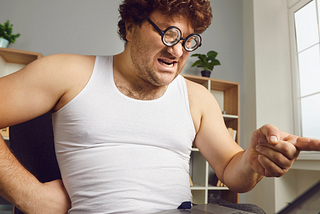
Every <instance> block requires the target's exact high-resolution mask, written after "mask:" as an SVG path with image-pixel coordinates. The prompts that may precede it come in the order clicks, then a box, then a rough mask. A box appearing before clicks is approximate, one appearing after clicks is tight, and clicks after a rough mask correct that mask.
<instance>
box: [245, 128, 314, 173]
mask: <svg viewBox="0 0 320 214" xmlns="http://www.w3.org/2000/svg"><path fill="white" fill-rule="evenodd" d="M249 149H250V150H251V151H250V156H249V163H250V165H251V167H252V168H253V169H254V170H255V171H256V172H257V173H258V174H260V175H263V176H266V177H281V176H282V175H284V174H285V173H286V172H287V171H288V170H289V169H290V168H291V166H292V164H293V162H294V161H296V160H297V158H298V156H299V154H300V151H302V150H305V151H320V140H315V139H309V138H302V137H298V136H295V135H290V134H288V133H285V132H282V131H279V129H278V128H276V127H275V126H273V125H265V126H263V127H261V128H260V129H258V130H256V131H255V132H254V133H253V135H252V138H251V143H250V146H249Z"/></svg>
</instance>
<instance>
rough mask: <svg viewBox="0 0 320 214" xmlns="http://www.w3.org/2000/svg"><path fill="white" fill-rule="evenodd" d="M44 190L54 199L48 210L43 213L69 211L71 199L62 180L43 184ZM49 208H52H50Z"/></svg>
mask: <svg viewBox="0 0 320 214" xmlns="http://www.w3.org/2000/svg"><path fill="white" fill-rule="evenodd" d="M43 191H44V192H45V193H46V194H47V195H48V198H50V199H52V201H50V204H49V206H50V207H51V208H50V207H46V208H45V209H46V211H45V212H42V213H48V214H49V213H52V214H54V213H67V211H68V210H69V209H70V208H71V201H70V198H69V195H68V193H67V191H66V189H65V187H64V185H63V183H62V181H61V180H54V181H51V182H48V183H44V184H43ZM48 208H49V209H50V210H48Z"/></svg>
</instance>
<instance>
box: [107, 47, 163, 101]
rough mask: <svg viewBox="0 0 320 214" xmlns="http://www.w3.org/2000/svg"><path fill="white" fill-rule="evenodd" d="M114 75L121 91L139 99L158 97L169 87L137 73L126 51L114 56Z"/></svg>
mask: <svg viewBox="0 0 320 214" xmlns="http://www.w3.org/2000/svg"><path fill="white" fill-rule="evenodd" d="M113 77H114V82H115V85H116V87H117V88H118V90H119V91H120V92H121V93H123V94H124V95H126V96H128V97H130V98H133V99H137V100H155V99H158V98H160V97H162V96H163V95H164V93H165V92H166V90H167V87H168V86H167V85H166V86H157V85H154V84H152V83H150V82H149V81H147V80H145V79H143V78H141V77H140V76H139V75H137V73H136V72H135V71H134V68H133V66H132V63H131V59H130V58H128V55H127V54H126V52H122V53H121V54H119V55H115V56H114V57H113Z"/></svg>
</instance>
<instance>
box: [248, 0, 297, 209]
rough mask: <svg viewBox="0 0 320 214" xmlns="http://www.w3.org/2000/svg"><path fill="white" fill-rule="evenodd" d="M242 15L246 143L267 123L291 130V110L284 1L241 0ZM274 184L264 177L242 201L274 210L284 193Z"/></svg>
mask: <svg viewBox="0 0 320 214" xmlns="http://www.w3.org/2000/svg"><path fill="white" fill-rule="evenodd" d="M243 17H244V51H245V53H244V55H245V57H244V73H245V114H244V118H245V138H246V140H245V142H247V145H246V146H248V143H249V142H250V137H251V133H252V131H253V130H254V129H256V128H259V127H261V126H262V125H264V124H267V123H271V124H274V125H276V126H277V127H278V128H279V129H281V130H283V131H286V132H289V133H293V119H292V118H293V111H292V93H291V87H292V86H291V73H290V47H289V30H288V27H289V25H288V17H287V4H286V1H279V0H262V1H261V0H260V1H254V0H243ZM246 51H248V52H246ZM250 84H251V85H250ZM247 98H248V99H247ZM277 186H279V180H278V179H275V178H264V179H263V180H262V181H261V182H260V183H259V184H258V185H257V186H256V187H255V189H254V190H252V191H251V192H249V193H246V194H245V202H247V203H253V204H257V205H258V206H260V207H262V208H263V209H264V210H265V211H266V213H275V212H276V211H277V210H279V209H280V207H283V204H285V201H286V196H285V195H279V194H278V193H279V192H278V191H279V188H278V189H277ZM279 196H281V197H279Z"/></svg>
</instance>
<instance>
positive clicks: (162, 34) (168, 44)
mask: <svg viewBox="0 0 320 214" xmlns="http://www.w3.org/2000/svg"><path fill="white" fill-rule="evenodd" d="M146 20H147V21H148V22H149V23H150V24H151V25H152V26H153V27H154V29H156V31H157V32H158V33H159V35H160V36H161V41H162V43H163V44H164V45H165V46H167V47H172V46H174V45H176V44H178V43H179V42H180V40H183V42H182V46H183V48H184V49H185V50H186V51H188V52H192V51H195V50H196V49H197V48H198V47H200V46H201V45H202V38H201V36H200V35H199V34H197V33H192V34H190V35H188V36H187V37H186V38H184V37H182V36H181V35H182V33H181V30H180V29H179V28H178V27H176V26H170V27H168V28H166V29H165V30H164V31H162V30H161V29H160V28H159V27H158V26H157V25H156V24H155V23H154V22H153V21H151V20H150V19H149V18H147V19H146ZM171 29H176V30H178V32H179V37H180V38H179V37H178V38H179V39H177V40H176V42H174V43H167V42H166V41H165V39H164V35H165V34H166V32H167V31H169V30H171ZM192 36H197V37H198V38H199V44H198V46H196V48H194V49H192V50H191V49H188V48H187V47H186V45H185V44H186V41H188V39H189V38H190V37H192Z"/></svg>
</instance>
